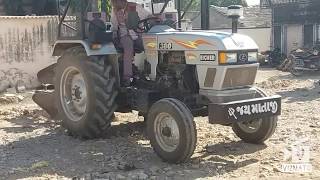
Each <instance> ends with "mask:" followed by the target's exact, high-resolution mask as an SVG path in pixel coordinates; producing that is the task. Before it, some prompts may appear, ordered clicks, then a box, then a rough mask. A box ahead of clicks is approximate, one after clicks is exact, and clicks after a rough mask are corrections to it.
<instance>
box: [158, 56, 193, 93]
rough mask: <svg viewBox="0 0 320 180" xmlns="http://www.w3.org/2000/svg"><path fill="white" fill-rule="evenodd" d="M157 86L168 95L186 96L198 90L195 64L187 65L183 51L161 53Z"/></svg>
mask: <svg viewBox="0 0 320 180" xmlns="http://www.w3.org/2000/svg"><path fill="white" fill-rule="evenodd" d="M156 82H157V86H158V89H160V90H161V91H162V92H164V93H166V94H167V95H168V96H184V95H186V94H189V95H190V94H193V93H197V92H198V89H199V87H198V85H197V84H198V82H197V80H196V72H195V66H194V65H187V64H186V59H185V55H184V52H183V51H165V52H160V53H159V63H158V66H157V81H156Z"/></svg>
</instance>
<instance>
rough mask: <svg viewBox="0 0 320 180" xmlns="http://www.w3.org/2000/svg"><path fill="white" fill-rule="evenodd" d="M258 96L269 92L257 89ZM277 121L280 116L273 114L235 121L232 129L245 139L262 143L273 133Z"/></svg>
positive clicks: (254, 142) (263, 95) (249, 141)
mask: <svg viewBox="0 0 320 180" xmlns="http://www.w3.org/2000/svg"><path fill="white" fill-rule="evenodd" d="M256 97H267V94H266V93H265V92H264V91H262V90H261V89H257V92H256ZM277 122H278V117H277V116H271V117H265V118H261V119H252V120H247V121H244V122H239V123H234V124H233V126H232V129H233V131H234V132H235V134H236V135H237V136H238V137H239V138H240V139H242V140H243V141H245V142H248V143H253V144H261V143H263V142H264V141H266V140H267V139H268V138H270V137H271V136H272V135H273V133H274V132H275V129H276V127H277Z"/></svg>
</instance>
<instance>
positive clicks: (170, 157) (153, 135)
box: [147, 98, 197, 163]
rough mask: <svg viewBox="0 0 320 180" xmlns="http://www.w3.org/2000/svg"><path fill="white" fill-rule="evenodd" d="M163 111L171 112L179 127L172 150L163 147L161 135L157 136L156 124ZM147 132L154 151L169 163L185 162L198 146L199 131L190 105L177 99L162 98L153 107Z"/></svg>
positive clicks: (149, 115)
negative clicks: (160, 139)
mask: <svg viewBox="0 0 320 180" xmlns="http://www.w3.org/2000/svg"><path fill="white" fill-rule="evenodd" d="M161 113H162V114H163V113H165V114H169V115H170V116H171V117H172V119H173V120H174V122H175V123H176V125H177V128H178V132H179V138H178V143H177V145H176V147H174V148H173V150H171V151H168V150H166V149H165V148H163V145H161V143H160V141H159V137H157V130H156V127H155V126H156V123H157V122H156V121H158V120H157V117H158V116H159V115H160V114H161ZM171 124H172V123H171ZM170 132H171V129H170ZM161 133H164V128H163V129H161ZM147 134H148V137H149V139H150V143H151V145H152V147H153V149H154V151H155V152H156V153H157V154H158V156H159V157H160V158H161V159H162V160H164V161H166V162H169V163H183V162H186V161H188V160H189V159H190V157H191V156H192V154H193V152H194V150H195V148H196V143H197V131H196V125H195V123H194V121H193V116H192V114H191V112H190V110H189V109H188V107H187V106H186V105H185V104H184V103H182V102H181V101H179V100H176V99H171V98H167V99H162V100H160V101H158V102H156V103H155V104H154V105H153V106H152V107H151V109H150V111H149V114H148V120H147ZM170 134H171V133H170ZM162 135H163V134H162Z"/></svg>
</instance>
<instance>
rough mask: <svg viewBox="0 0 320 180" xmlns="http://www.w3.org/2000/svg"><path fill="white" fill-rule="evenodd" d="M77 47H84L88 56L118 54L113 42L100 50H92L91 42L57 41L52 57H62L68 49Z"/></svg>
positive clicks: (104, 45)
mask: <svg viewBox="0 0 320 180" xmlns="http://www.w3.org/2000/svg"><path fill="white" fill-rule="evenodd" d="M75 46H82V47H83V48H84V49H85V51H86V53H87V56H98V55H110V54H118V53H117V50H116V48H115V47H114V45H113V43H111V42H110V43H107V44H102V47H101V48H100V49H91V48H90V44H89V42H88V41H85V40H57V41H56V43H55V45H54V48H53V54H52V56H61V55H62V54H63V52H64V51H65V50H66V49H69V48H72V47H75Z"/></svg>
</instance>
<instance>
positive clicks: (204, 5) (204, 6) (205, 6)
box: [201, 0, 210, 30]
mask: <svg viewBox="0 0 320 180" xmlns="http://www.w3.org/2000/svg"><path fill="white" fill-rule="evenodd" d="M209 16H210V10H209V0H201V29H202V30H209V28H210V21H209Z"/></svg>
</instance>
